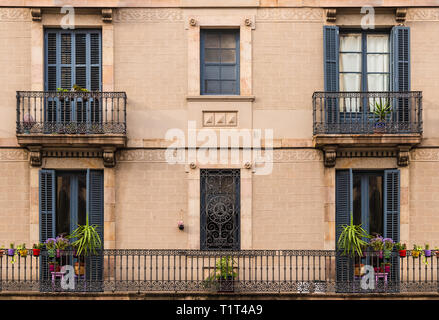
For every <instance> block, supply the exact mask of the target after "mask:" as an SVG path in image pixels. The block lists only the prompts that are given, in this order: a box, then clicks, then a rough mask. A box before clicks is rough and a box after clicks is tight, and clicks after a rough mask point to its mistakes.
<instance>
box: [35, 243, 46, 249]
mask: <svg viewBox="0 0 439 320" xmlns="http://www.w3.org/2000/svg"><path fill="white" fill-rule="evenodd" d="M43 248H44V243H34V244H33V246H32V249H40V250H41V249H43Z"/></svg>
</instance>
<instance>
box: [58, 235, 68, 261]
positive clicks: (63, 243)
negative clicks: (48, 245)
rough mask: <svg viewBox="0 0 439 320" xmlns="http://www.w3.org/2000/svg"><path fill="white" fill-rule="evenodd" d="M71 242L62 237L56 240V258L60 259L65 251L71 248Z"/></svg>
mask: <svg viewBox="0 0 439 320" xmlns="http://www.w3.org/2000/svg"><path fill="white" fill-rule="evenodd" d="M69 244H70V243H69V240H68V239H67V238H64V237H63V236H62V235H60V236H58V237H56V239H55V249H56V257H57V258H59V257H60V256H61V255H62V254H63V252H64V250H66V249H67V248H68V246H69Z"/></svg>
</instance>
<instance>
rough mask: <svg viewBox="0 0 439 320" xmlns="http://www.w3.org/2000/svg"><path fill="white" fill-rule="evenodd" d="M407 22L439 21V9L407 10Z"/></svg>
mask: <svg viewBox="0 0 439 320" xmlns="http://www.w3.org/2000/svg"><path fill="white" fill-rule="evenodd" d="M406 20H407V21H439V8H411V9H408V10H407V15H406Z"/></svg>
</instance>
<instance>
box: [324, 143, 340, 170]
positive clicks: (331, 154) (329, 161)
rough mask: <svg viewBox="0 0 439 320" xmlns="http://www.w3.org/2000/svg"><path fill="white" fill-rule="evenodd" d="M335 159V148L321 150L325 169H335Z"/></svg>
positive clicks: (327, 147)
mask: <svg viewBox="0 0 439 320" xmlns="http://www.w3.org/2000/svg"><path fill="white" fill-rule="evenodd" d="M336 159H337V146H326V147H324V148H323V161H324V164H325V167H328V168H332V167H335V161H336Z"/></svg>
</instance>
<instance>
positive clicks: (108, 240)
mask: <svg viewBox="0 0 439 320" xmlns="http://www.w3.org/2000/svg"><path fill="white" fill-rule="evenodd" d="M115 170H116V169H115V168H104V248H105V249H116V212H115V209H116V173H115Z"/></svg>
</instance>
